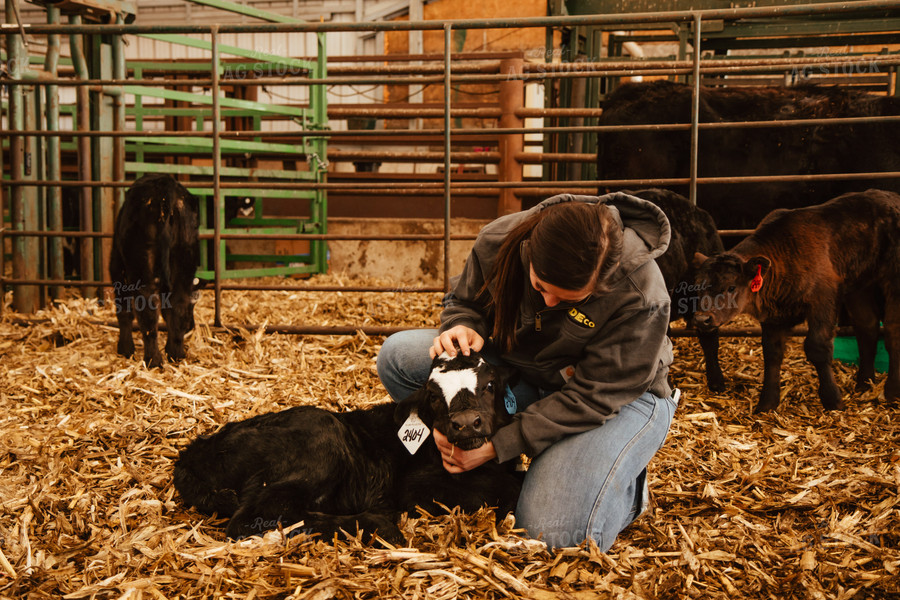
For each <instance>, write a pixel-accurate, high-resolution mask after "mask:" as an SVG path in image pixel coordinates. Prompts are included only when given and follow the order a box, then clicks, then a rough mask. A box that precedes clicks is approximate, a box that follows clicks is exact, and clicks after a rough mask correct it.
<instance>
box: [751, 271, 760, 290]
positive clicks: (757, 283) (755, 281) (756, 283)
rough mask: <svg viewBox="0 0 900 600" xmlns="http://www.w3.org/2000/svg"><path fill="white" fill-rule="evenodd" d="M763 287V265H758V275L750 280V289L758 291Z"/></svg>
mask: <svg viewBox="0 0 900 600" xmlns="http://www.w3.org/2000/svg"><path fill="white" fill-rule="evenodd" d="M761 287H762V265H756V276H755V277H754V278H753V281H751V282H750V291H751V292H758V291H759V289H760V288H761Z"/></svg>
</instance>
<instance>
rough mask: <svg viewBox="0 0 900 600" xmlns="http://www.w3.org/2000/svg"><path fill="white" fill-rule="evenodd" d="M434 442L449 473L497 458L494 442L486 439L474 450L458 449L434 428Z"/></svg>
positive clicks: (460, 471)
mask: <svg viewBox="0 0 900 600" xmlns="http://www.w3.org/2000/svg"><path fill="white" fill-rule="evenodd" d="M433 433H434V443H435V445H437V448H438V451H439V452H440V453H441V460H442V461H443V463H444V468H445V469H446V470H447V471H449V472H450V473H463V472H465V471H471V470H472V469H474V468H475V467H480V466H481V465H483V464H484V463H486V462H487V461H489V460H493V459H495V458H497V452H496V451H495V450H494V444H492V443H491V442H490V441H488V442H487V443H486V444H485V445H483V446H481V447H479V448H475V449H474V450H460V449H459V448H457V447H456V446H454V445H453V444H451V443H450V442H449V440H447V436H445V435H444V434H443V433H441V432H440V431H438V430H437V429H435V430H434V431H433Z"/></svg>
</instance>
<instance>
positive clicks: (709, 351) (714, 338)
mask: <svg viewBox="0 0 900 600" xmlns="http://www.w3.org/2000/svg"><path fill="white" fill-rule="evenodd" d="M697 340H698V341H699V342H700V347H701V348H702V349H703V358H704V360H705V361H706V385H707V387H708V388H709V389H710V391H713V392H724V391H725V375H724V374H722V367H721V366H720V365H719V332H718V331H706V332H701V331H698V332H697Z"/></svg>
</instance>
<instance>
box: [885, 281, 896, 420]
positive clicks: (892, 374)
mask: <svg viewBox="0 0 900 600" xmlns="http://www.w3.org/2000/svg"><path fill="white" fill-rule="evenodd" d="M884 347H885V350H887V354H888V372H887V380H886V381H885V383H884V399H885V402H887V403H888V404H896V403H897V402H898V401H900V293H897V294H895V293H893V292H890V293H888V294H886V298H885V309H884Z"/></svg>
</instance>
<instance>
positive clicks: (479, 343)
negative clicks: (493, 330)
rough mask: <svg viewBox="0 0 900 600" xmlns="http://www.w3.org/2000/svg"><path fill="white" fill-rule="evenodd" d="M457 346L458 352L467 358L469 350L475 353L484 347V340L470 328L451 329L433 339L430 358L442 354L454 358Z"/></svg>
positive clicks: (457, 327)
mask: <svg viewBox="0 0 900 600" xmlns="http://www.w3.org/2000/svg"><path fill="white" fill-rule="evenodd" d="M454 342H455V345H454ZM457 345H458V346H459V350H460V352H462V353H463V354H464V355H465V356H468V355H469V352H470V351H471V350H474V351H475V352H478V351H479V350H481V348H482V347H483V346H484V338H483V337H481V335H479V333H478V332H477V331H475V330H474V329H472V328H471V327H466V326H465V325H457V326H456V327H451V328H450V329H448V330H447V331H445V332H443V333H441V334H440V335H439V336H437V337H436V338H434V343H433V344H432V345H431V350H430V354H431V358H434V357H435V356H439V355H441V354H443V353H444V352H446V353H447V354H449V355H450V356H456V346H457Z"/></svg>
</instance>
